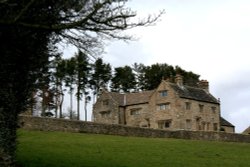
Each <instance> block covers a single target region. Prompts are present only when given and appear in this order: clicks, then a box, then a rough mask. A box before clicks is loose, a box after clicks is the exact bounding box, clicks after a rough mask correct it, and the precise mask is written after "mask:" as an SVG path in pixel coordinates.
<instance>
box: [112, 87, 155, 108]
mask: <svg viewBox="0 0 250 167" xmlns="http://www.w3.org/2000/svg"><path fill="white" fill-rule="evenodd" d="M153 92H154V90H151V91H142V92H137V93H124V94H121V93H117V92H110V95H111V96H112V98H113V99H114V100H115V101H117V103H118V104H119V105H120V106H129V105H134V104H143V103H148V102H149V99H150V96H151V95H152V94H153Z"/></svg>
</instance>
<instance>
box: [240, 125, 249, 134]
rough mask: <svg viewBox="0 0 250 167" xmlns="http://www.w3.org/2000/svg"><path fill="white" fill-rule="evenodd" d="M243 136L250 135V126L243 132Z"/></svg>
mask: <svg viewBox="0 0 250 167" xmlns="http://www.w3.org/2000/svg"><path fill="white" fill-rule="evenodd" d="M242 133H243V134H250V126H249V127H248V128H246V130H244V131H243V132H242Z"/></svg>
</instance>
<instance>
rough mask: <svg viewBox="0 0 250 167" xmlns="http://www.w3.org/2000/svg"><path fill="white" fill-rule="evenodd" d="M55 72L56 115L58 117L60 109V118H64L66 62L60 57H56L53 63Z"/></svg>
mask: <svg viewBox="0 0 250 167" xmlns="http://www.w3.org/2000/svg"><path fill="white" fill-rule="evenodd" d="M53 66H54V71H53V73H52V75H53V78H54V79H53V81H54V87H55V104H56V107H55V113H56V117H57V113H58V108H59V118H62V117H63V114H62V105H63V101H64V90H63V83H64V81H65V76H66V60H64V59H62V58H61V57H60V56H59V57H56V58H55V59H54V61H53Z"/></svg>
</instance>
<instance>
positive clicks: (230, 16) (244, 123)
mask: <svg viewBox="0 0 250 167" xmlns="http://www.w3.org/2000/svg"><path fill="white" fill-rule="evenodd" d="M129 6H131V7H132V9H135V10H136V11H138V15H139V16H142V17H143V16H146V14H150V13H151V14H154V13H158V12H159V10H162V9H164V10H165V11H166V13H165V14H164V15H163V16H162V17H161V21H159V22H158V23H157V24H156V25H155V26H150V27H145V28H144V27H143V28H137V29H134V30H132V31H129V32H128V33H129V34H134V35H135V36H136V37H138V38H139V39H138V40H137V41H134V42H130V43H124V42H112V43H111V44H109V45H108V46H107V47H106V53H105V54H104V55H103V58H104V60H105V61H106V62H108V63H110V64H111V65H112V66H113V67H117V66H124V65H132V64H133V63H135V62H137V63H143V64H145V65H151V64H154V63H167V64H169V65H173V66H175V65H178V66H180V67H182V68H183V69H185V70H187V71H193V72H194V73H196V74H199V75H201V77H200V79H207V80H208V81H209V83H210V92H211V93H212V94H213V95H214V96H215V97H216V98H220V100H221V115H222V116H223V117H224V118H225V119H227V120H228V121H230V122H231V123H232V124H234V125H235V126H236V131H237V132H242V131H243V130H244V129H246V128H247V127H248V126H250V60H249V58H250V56H249V55H250V1H249V0H147V1H145V0H133V1H130V2H129Z"/></svg>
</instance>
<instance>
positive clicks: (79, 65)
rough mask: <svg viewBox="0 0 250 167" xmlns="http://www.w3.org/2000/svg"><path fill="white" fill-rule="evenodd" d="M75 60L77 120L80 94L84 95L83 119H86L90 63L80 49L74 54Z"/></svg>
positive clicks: (78, 117) (78, 118)
mask: <svg viewBox="0 0 250 167" xmlns="http://www.w3.org/2000/svg"><path fill="white" fill-rule="evenodd" d="M75 60H76V66H75V67H76V87H77V90H76V91H77V92H76V98H77V120H80V100H81V99H82V96H84V97H85V98H84V100H85V103H84V108H85V121H87V120H86V119H87V117H86V115H87V110H86V108H87V107H86V105H87V102H86V100H88V98H86V96H88V90H87V89H88V85H89V75H90V74H89V73H90V65H89V62H88V56H87V55H86V54H84V53H83V52H81V51H80V50H79V51H78V53H77V54H76V55H75Z"/></svg>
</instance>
